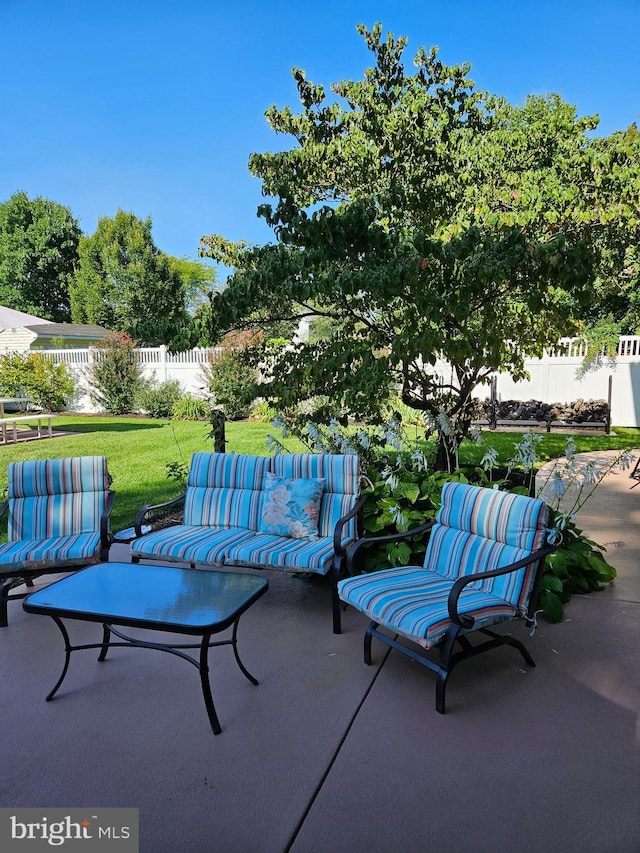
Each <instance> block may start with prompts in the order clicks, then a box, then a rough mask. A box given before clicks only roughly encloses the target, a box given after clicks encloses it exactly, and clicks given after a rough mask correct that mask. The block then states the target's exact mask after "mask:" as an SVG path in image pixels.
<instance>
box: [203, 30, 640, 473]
mask: <svg viewBox="0 0 640 853" xmlns="http://www.w3.org/2000/svg"><path fill="white" fill-rule="evenodd" d="M359 31H360V33H361V34H362V35H363V37H364V39H365V41H366V44H367V47H368V48H369V50H370V51H371V53H372V54H373V57H374V63H373V66H372V67H371V68H369V69H367V70H366V71H365V74H364V78H363V79H362V80H360V81H344V80H343V81H342V82H340V83H336V84H333V85H332V87H331V89H332V93H333V96H332V97H331V98H330V99H329V98H327V95H326V93H325V90H324V88H323V87H322V86H318V85H314V84H312V83H311V82H309V81H308V80H307V78H306V75H305V72H304V71H302V70H300V69H294V71H293V74H294V78H295V81H296V84H297V88H298V94H299V98H300V103H301V106H302V111H301V112H299V113H297V114H296V113H294V112H293V111H292V110H291V109H289V108H288V107H285V108H284V109H278V108H276V107H271V108H270V109H269V110H268V111H267V119H268V121H269V123H270V124H271V126H272V128H273V129H274V130H275V131H276V132H278V133H280V134H288V135H289V136H290V137H291V138H292V140H293V143H294V144H293V146H292V147H291V149H290V150H282V151H279V152H277V153H265V154H254V155H252V157H251V158H250V161H249V168H250V170H251V172H252V173H253V174H254V175H256V176H257V177H259V178H260V179H261V180H262V185H263V193H264V195H265V196H269V197H272V198H274V199H275V203H273V204H264V205H262V206H261V207H260V209H259V213H260V215H261V216H262V217H263V218H264V219H265V220H266V222H267V223H268V224H269V225H270V226H271V227H272V228H273V229H274V232H275V235H276V237H277V243H276V244H269V245H264V246H257V247H256V246H251V247H248V246H246V245H244V244H238V243H233V242H231V241H229V240H226V239H224V238H223V237H221V236H219V235H212V236H210V237H205V238H203V240H202V243H201V253H202V254H203V255H206V256H209V257H212V258H214V259H215V260H217V261H220V262H222V263H224V264H226V265H227V266H229V267H231V268H233V270H234V271H233V275H232V276H231V277H230V278H229V280H228V284H227V287H226V288H225V289H223V290H222V291H221V292H220V293H219V294H216V295H215V296H214V297H213V299H212V303H211V310H210V312H209V315H208V340H209V342H210V343H214V342H216V341H217V340H218V339H219V338H220V337H221V335H222V334H223V333H224V332H225V331H227V330H228V329H231V328H235V329H239V328H249V327H251V326H256V325H258V326H260V327H261V328H263V329H264V330H265V337H264V339H265V341H268V340H269V339H270V337H272V331H271V330H272V329H273V327H274V326H276V324H282V323H283V322H291V323H294V324H295V323H297V322H298V321H299V320H300V319H301V318H303V317H321V318H324V319H325V321H326V323H325V326H326V331H325V334H323V335H322V336H321V337H319V338H318V337H314V338H313V339H311V340H309V341H300V342H296V343H294V344H293V345H291V346H289V347H285V348H279V349H277V350H271V351H268V350H267V349H266V346H267V345H266V344H265V345H264V346H263V347H262V349H260V348H256V350H255V353H254V363H256V364H257V363H260V365H261V372H262V374H263V376H264V377H265V380H266V382H267V384H266V385H265V386H263V390H262V391H261V393H263V394H264V395H265V396H268V398H269V400H270V401H271V402H272V403H273V404H274V405H275V406H276V407H277V408H278V409H279V410H280V411H281V412H283V413H284V414H286V415H287V416H288V417H289V419H290V422H291V423H292V424H293V425H294V426H295V425H296V423H297V424H298V426H300V427H301V426H303V424H304V422H306V420H307V419H308V409H305V408H304V407H301V405H300V404H301V403H305V404H307V405H308V404H310V403H311V402H312V401H313V403H314V405H315V406H316V411H315V414H314V420H316V421H317V422H324V423H328V422H329V420H330V419H331V418H332V417H337V418H339V419H341V420H342V421H343V422H346V418H347V416H353V417H355V418H357V419H361V420H365V421H368V422H369V423H378V422H380V420H381V418H382V416H383V412H382V410H383V409H384V407H385V404H388V403H389V402H390V401H392V400H393V397H394V396H395V395H397V394H398V393H400V395H401V398H402V401H403V402H404V403H405V404H406V405H408V406H409V407H411V408H413V409H416V410H418V411H419V412H422V413H423V414H424V415H425V417H426V420H427V421H428V423H429V424H430V427H429V428H430V429H433V430H435V432H436V434H437V438H438V455H437V459H436V465H437V466H438V467H439V468H443V469H450V468H451V467H452V466H453V465H454V464H455V462H454V459H455V453H453V454H452V453H451V449H452V448H453V449H454V450H455V448H456V447H457V445H458V444H459V443H460V441H461V440H462V438H463V437H464V436H465V435H466V433H467V431H468V429H469V425H470V422H471V418H472V414H471V407H470V401H471V395H472V391H473V389H474V387H475V386H477V385H478V384H481V383H483V382H486V381H488V379H489V376H490V374H492V373H493V372H496V371H504V372H508V373H510V374H511V375H512V376H513V377H514V379H516V380H517V379H521V378H523V377H524V376H525V375H526V374H525V370H524V359H525V357H526V356H539V355H541V354H542V351H543V349H544V348H545V347H547V346H550V345H553V344H555V343H556V342H557V340H558V338H560V337H562V336H563V335H567V334H571V333H573V332H574V331H576V330H578V329H579V322H580V313H581V311H582V310H583V306H584V304H585V303H586V302H588V301H590V300H592V299H593V296H594V289H593V285H592V283H593V281H594V278H595V275H596V271H600V269H599V267H598V264H599V263H600V260H601V259H602V258H606V262H607V265H608V266H607V270H608V275H609V277H611V274H612V272H613V266H615V263H618V264H619V265H621V264H623V263H625V262H626V261H628V257H629V255H628V253H626V254H625V251H623V250H622V251H619V252H618V253H616V252H614V251H613V250H612V247H614V246H616V245H617V246H618V248H622V249H624V245H625V244H626V242H628V241H629V240H630V239H632V238H633V235H634V234H636V232H637V229H638V226H637V221H638V219H639V217H637V210H638V206H637V185H638V184H637V171H638V170H637V167H635V168H636V171H635V173H634V174H636V179H635V180H636V183H635V184H634V183H633V182H632V183H631V186H633V187H635V189H634V191H633V192H631V193H630V194H629V192H628V191H627V194H628V196H629V197H628V198H626V199H625V203H624V204H618V203H617V202H616V200H615V199H613V197H610V196H608V195H607V193H609V191H610V184H609V183H607V182H606V181H605V182H603V180H602V173H601V169H602V157H601V156H600V155H601V151H600V149H601V148H602V146H601V145H600V146H599V147H598V146H595V144H594V145H592V144H591V142H590V138H589V136H588V132H589V131H591V130H593V128H595V127H596V125H597V119H596V118H593V117H590V118H578V117H577V116H576V111H575V108H574V107H572V106H570V105H568V104H566V103H565V102H564V101H562V99H561V98H560V97H559V96H558V95H552V96H549V97H547V98H543V97H530V98H528V99H527V101H526V102H525V104H524V106H522V107H515V106H512V105H510V104H508V103H507V102H506V101H504V100H502V99H499V98H496V97H493V96H491V95H489V94H486V93H482V92H479V91H476V89H475V88H474V84H473V83H472V81H471V80H469V79H468V73H469V66H467V65H464V66H446V65H444V64H443V63H442V62H440V60H439V59H438V57H437V50H436V49H435V48H432V49H431V51H430V52H427V51H425V50H424V49H422V48H421V49H420V50H418V52H417V54H416V57H415V59H414V64H415V66H416V68H417V71H416V72H415V73H414V74H411V75H410V74H408V73H406V71H405V68H404V65H403V62H402V55H403V51H404V48H405V46H406V39H404V38H401V39H399V40H394V38H393V36H392V35H389V36H388V37H387V38H386V39H383V38H382V35H381V33H382V28H381V26H380V25H376V26H375V27H374V28H373V31H368V30H367V29H366V28H365V27H363V26H360V27H359ZM634 145H636V142H635V141H633V140H630V141H629V146H631V147H633V146H634ZM636 147H637V145H636ZM634 150H636V149H634ZM623 156H624V157H625V158H626V159H625V161H624V168H625V169H626V173H628V174H629V175H631V173H632V172H633V168H632V167H630V166H629V164H630V163H632V162H633V159H632V156H631V154H629V153H628V151H627V149H624V150H623V152H622V153H621V154H620V157H623ZM628 185H629V182H627V186H628ZM603 187H604V188H603ZM634 193H635V195H634ZM634 198H635V199H636V201H635V202H634ZM634 204H635V207H634ZM634 210H635V214H634ZM634 215H635V217H636V218H635V219H634ZM634 223H635V224H634ZM634 229H635V231H634ZM636 236H637V234H636ZM634 239H635V238H634ZM625 258H626V261H625ZM567 306H568V307H567ZM439 359H442V360H443V362H444V363H446V364H448V365H450V369H449V371H448V372H447V373H446V374H443V373H442V372H440V373H437V372H436V370H435V365H436V364H437V363H438V362H439ZM301 411H303V412H304V413H302V414H301Z"/></svg>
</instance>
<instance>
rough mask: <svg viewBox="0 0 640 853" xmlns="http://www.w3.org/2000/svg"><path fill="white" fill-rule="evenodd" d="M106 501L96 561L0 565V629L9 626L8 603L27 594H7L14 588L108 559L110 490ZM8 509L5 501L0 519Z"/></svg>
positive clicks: (111, 506)
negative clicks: (29, 565) (39, 564)
mask: <svg viewBox="0 0 640 853" xmlns="http://www.w3.org/2000/svg"><path fill="white" fill-rule="evenodd" d="M106 494H107V499H106V501H105V506H104V509H103V511H102V515H101V516H100V555H99V557H98V559H97V560H96V559H90V560H70V561H69V562H68V563H65V565H64V566H49V567H44V568H43V567H42V566H34V567H33V568H29V567H28V566H26V567H25V566H23V567H21V568H20V569H11V568H5V567H4V566H2V565H1V564H0V577H3V578H5V580H4V583H2V585H1V586H0V628H6V627H7V626H8V624H9V615H8V603H9V601H14V600H19V599H21V598H26V597H27V595H29V594H30V593H29V592H20V593H14V594H13V595H10V594H9V592H10V590H11V589H13V588H14V587H16V586H21V585H22V584H23V583H24V584H26V586H28V587H32V586H33V581H34V580H36V579H37V578H39V577H42V576H44V575H57V574H60V573H61V572H66V571H69V572H72V571H76V570H80V569H84V568H86V567H87V566H90V565H92V564H93V563H96V562H100V563H104V562H106V561H107V560H108V559H109V549H110V547H111V531H110V529H109V520H110V516H111V511H112V509H113V502H114V500H115V496H116V495H115V492H114V491H113V490H112V489H108V490H107V493H106ZM8 509H9V501H8V500H7V501H5V502H4V503H3V504H2V506H0V518H1V517H2V516H3V515H4V514H5V513H6V512H7V510H8Z"/></svg>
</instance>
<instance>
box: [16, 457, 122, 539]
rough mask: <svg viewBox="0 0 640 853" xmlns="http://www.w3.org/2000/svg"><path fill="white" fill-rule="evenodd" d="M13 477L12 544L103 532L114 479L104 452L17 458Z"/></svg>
mask: <svg viewBox="0 0 640 853" xmlns="http://www.w3.org/2000/svg"><path fill="white" fill-rule="evenodd" d="M8 476H9V510H8V540H9V542H18V541H21V540H32V539H44V538H46V539H53V538H57V537H61V536H71V535H73V534H77V533H91V532H96V531H99V530H100V517H101V515H102V512H103V511H104V507H105V502H106V497H107V490H108V488H109V485H110V483H111V478H110V476H109V474H108V472H107V462H106V459H105V458H104V457H103V456H82V457H76V458H72V459H47V460H31V461H27V462H13V463H11V464H10V465H9V467H8Z"/></svg>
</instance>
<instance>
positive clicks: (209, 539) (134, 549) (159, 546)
mask: <svg viewBox="0 0 640 853" xmlns="http://www.w3.org/2000/svg"><path fill="white" fill-rule="evenodd" d="M255 535H256V534H255V532H250V531H247V530H245V529H244V528H237V527H232V528H228V527H202V526H192V525H188V524H176V525H173V526H172V527H165V528H163V529H161V530H156V531H155V532H153V533H147V534H146V536H142V537H140V538H139V539H134V541H133V542H132V543H131V556H132V557H140V558H142V559H144V558H152V559H156V560H169V561H175V562H180V563H205V564H221V563H222V562H223V560H224V554H225V551H226V550H227V548H229V547H230V546H232V545H234V544H238V543H241V542H244V541H245V540H247V539H253V538H254V537H255Z"/></svg>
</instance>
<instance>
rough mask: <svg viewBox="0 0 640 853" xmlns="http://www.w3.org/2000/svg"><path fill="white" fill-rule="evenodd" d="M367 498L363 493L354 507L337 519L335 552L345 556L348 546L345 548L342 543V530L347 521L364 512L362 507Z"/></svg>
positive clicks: (334, 542) (334, 532)
mask: <svg viewBox="0 0 640 853" xmlns="http://www.w3.org/2000/svg"><path fill="white" fill-rule="evenodd" d="M366 500H367V496H366V495H361V496H360V497H359V498H358V500H357V501H356V504H355V506H354V507H353V509H352V510H350V511H349V512H348V513H347V514H346V515H343V516H342V518H339V519H338V520H337V521H336V526H335V527H334V529H333V550H334V553H335V554H339V555H340V556H341V557H344V556H345V554H346V548H344V547H343V545H342V530H343V528H344V526H345V524H346V523H347V521H350V520H351V519H352V518H354V517H355V516H357V515H359V514H360V513H361V512H362V507H363V506H364V505H365V503H366Z"/></svg>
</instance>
